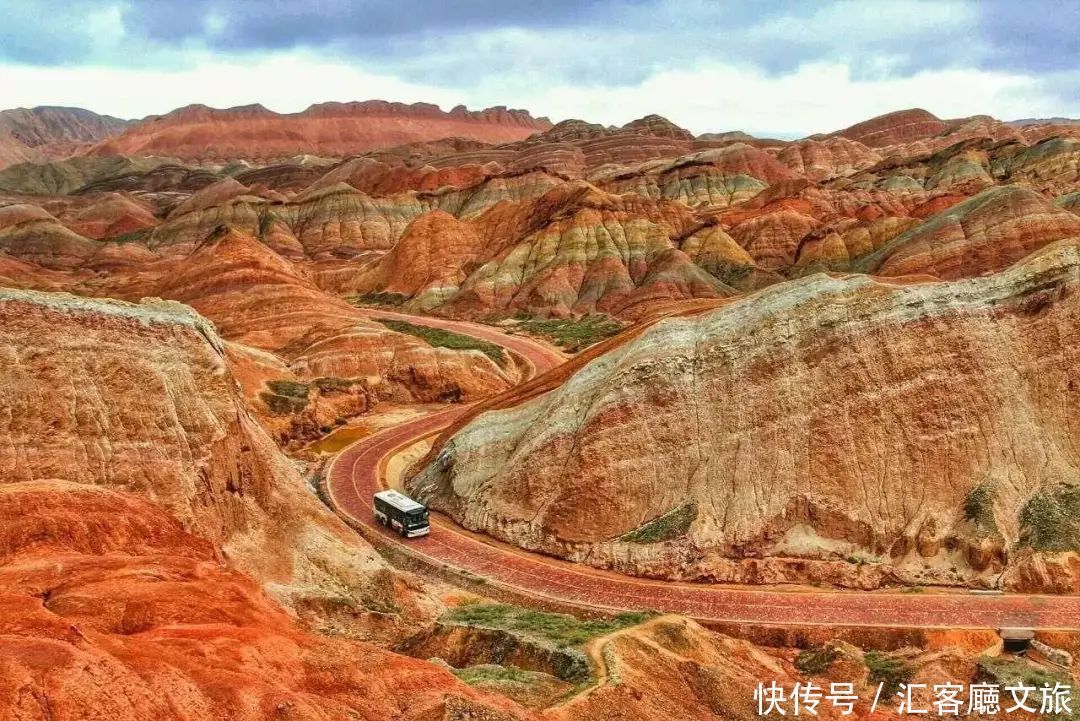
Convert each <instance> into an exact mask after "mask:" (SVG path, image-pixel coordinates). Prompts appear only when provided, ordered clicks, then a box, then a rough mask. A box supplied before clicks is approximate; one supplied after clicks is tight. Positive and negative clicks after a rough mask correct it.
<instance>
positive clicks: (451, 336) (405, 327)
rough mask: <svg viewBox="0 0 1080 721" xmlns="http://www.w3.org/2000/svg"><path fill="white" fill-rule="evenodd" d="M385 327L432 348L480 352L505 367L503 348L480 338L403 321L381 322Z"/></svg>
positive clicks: (505, 360) (505, 358)
mask: <svg viewBox="0 0 1080 721" xmlns="http://www.w3.org/2000/svg"><path fill="white" fill-rule="evenodd" d="M379 322H380V323H382V324H383V325H384V326H386V327H387V328H389V329H390V330H392V331H395V332H397V333H407V334H409V335H413V336H416V337H417V338H420V339H421V340H423V341H424V342H426V343H427V344H428V345H430V346H435V347H436V348H450V349H452V350H478V351H480V352H481V353H483V354H484V355H486V356H487V357H488V358H490V359H491V360H493V361H495V363H496V364H497V365H499V366H505V365H506V362H507V357H506V353H504V352H503V349H502V346H499V345H496V344H494V343H489V342H487V341H484V340H480V339H479V338H473V337H472V336H467V335H462V334H461V333H453V332H451V331H448V330H443V329H442V328H429V327H428V326H425V325H416V324H414V323H409V322H407V321H403V320H381V319H380V320H379Z"/></svg>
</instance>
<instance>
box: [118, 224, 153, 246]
mask: <svg viewBox="0 0 1080 721" xmlns="http://www.w3.org/2000/svg"><path fill="white" fill-rule="evenodd" d="M150 232H151V229H150V228H142V229H140V230H132V231H130V232H127V233H121V234H120V235H114V236H113V237H111V238H109V239H108V242H109V243H120V244H121V245H123V244H124V243H138V242H140V241H143V240H146V239H147V238H148V237H150Z"/></svg>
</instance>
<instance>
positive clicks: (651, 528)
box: [619, 502, 698, 543]
mask: <svg viewBox="0 0 1080 721" xmlns="http://www.w3.org/2000/svg"><path fill="white" fill-rule="evenodd" d="M697 512H698V509H697V504H696V503H693V502H690V503H684V504H682V505H680V506H677V507H675V508H673V509H672V510H670V511H668V512H667V513H665V514H664V515H662V516H658V517H656V518H654V519H653V520H651V521H649V522H648V523H646V524H644V525H642V526H639V527H638V528H636V529H634V530H633V531H631V532H630V533H627V534H626V535H624V536H622V538H620V539H619V540H622V541H626V542H627V543H660V542H662V541H670V540H673V539H675V538H678V537H679V536H682V535H685V534H686V532H687V531H689V530H690V524H692V523H693V522H694V519H695V518H697Z"/></svg>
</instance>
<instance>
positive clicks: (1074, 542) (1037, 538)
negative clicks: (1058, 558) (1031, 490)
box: [1020, 486, 1080, 552]
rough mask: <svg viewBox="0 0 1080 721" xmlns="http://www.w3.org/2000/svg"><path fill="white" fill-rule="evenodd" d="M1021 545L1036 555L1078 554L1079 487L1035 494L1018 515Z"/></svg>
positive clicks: (1079, 542)
mask: <svg viewBox="0 0 1080 721" xmlns="http://www.w3.org/2000/svg"><path fill="white" fill-rule="evenodd" d="M1020 545H1024V546H1029V547H1030V548H1033V549H1035V550H1036V551H1048V552H1060V551H1080V487H1078V486H1059V487H1057V488H1053V489H1049V490H1046V491H1042V492H1040V493H1037V494H1035V495H1034V496H1032V497H1031V500H1029V501H1028V502H1027V504H1025V505H1024V508H1023V510H1022V511H1020Z"/></svg>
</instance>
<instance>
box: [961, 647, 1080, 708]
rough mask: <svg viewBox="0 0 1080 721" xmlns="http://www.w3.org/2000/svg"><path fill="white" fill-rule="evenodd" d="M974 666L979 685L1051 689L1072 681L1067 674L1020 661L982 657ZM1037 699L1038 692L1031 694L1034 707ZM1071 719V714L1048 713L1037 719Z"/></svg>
mask: <svg viewBox="0 0 1080 721" xmlns="http://www.w3.org/2000/svg"><path fill="white" fill-rule="evenodd" d="M975 665H976V668H977V672H976V674H975V675H976V681H978V682H981V683H994V684H997V685H999V686H1002V687H1006V686H1019V685H1024V686H1034V687H1035V688H1042V687H1043V686H1050V687H1053V686H1054V684H1059V683H1060V684H1061V685H1062V686H1069V685H1071V684H1072V679H1071V678H1070V677H1069V675H1068V674H1067V673H1055V672H1054V671H1052V670H1050V669H1046V668H1040V667H1038V666H1034V665H1032V664H1030V663H1028V662H1026V661H1022V660H1020V659H1009V658H992V657H990V656H982V657H980V658H979V660H978V661H977V662H976V664H975ZM1038 699H1039V693H1038V692H1036V693H1034V694H1032V700H1034V702H1035V705H1036V706H1038V705H1039V701H1038ZM1073 717H1074V714H1071V713H1056V714H1049V713H1048V714H1043V715H1042V716H1040V717H1039V718H1041V719H1045V720H1046V721H1064V720H1065V719H1071V718H1073Z"/></svg>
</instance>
